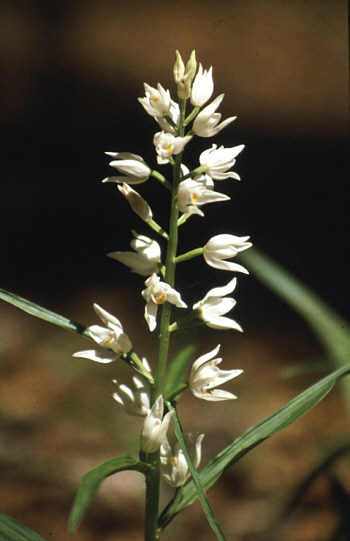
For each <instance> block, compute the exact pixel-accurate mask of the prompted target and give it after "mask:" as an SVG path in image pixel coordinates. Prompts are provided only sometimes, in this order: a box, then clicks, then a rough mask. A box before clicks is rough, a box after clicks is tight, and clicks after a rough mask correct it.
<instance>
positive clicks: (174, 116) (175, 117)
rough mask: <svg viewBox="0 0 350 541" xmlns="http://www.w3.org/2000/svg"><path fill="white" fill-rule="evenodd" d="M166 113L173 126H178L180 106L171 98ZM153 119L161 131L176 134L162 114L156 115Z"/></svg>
mask: <svg viewBox="0 0 350 541" xmlns="http://www.w3.org/2000/svg"><path fill="white" fill-rule="evenodd" d="M168 115H169V117H170V118H171V120H172V121H173V123H174V124H175V126H178V125H179V123H180V107H179V104H178V103H177V102H176V101H173V100H171V102H170V109H169V112H168ZM155 119H156V121H157V122H158V124H159V126H160V127H161V128H162V130H163V131H165V132H167V133H172V134H173V135H176V130H175V129H174V127H173V126H172V125H171V124H170V122H168V121H167V120H166V118H164V117H163V116H158V117H155Z"/></svg>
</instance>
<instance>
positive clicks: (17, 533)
mask: <svg viewBox="0 0 350 541" xmlns="http://www.w3.org/2000/svg"><path fill="white" fill-rule="evenodd" d="M0 539H1V541H45V539H44V538H43V537H41V536H40V535H39V534H37V533H35V532H33V531H32V530H29V529H28V528H26V527H25V526H23V524H21V523H20V522H17V520H15V519H13V518H12V517H9V516H8V515H6V514H5V513H3V512H2V511H0Z"/></svg>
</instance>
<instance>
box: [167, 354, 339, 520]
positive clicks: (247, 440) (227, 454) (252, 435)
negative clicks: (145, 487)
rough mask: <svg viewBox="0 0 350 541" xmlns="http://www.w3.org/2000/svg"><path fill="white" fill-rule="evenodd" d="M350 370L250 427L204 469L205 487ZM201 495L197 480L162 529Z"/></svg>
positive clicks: (333, 374) (318, 398) (277, 430)
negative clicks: (198, 492) (197, 487)
mask: <svg viewBox="0 0 350 541" xmlns="http://www.w3.org/2000/svg"><path fill="white" fill-rule="evenodd" d="M349 373H350V364H349V365H347V366H345V367H343V368H340V369H339V370H337V371H335V372H333V373H332V374H330V375H329V376H327V377H325V378H323V379H322V380H320V381H318V382H317V383H315V384H314V385H312V386H311V387H309V388H308V389H306V391H304V392H302V393H301V394H299V395H298V396H297V397H296V398H294V399H293V400H292V401H291V402H289V403H288V404H286V405H285V406H283V408H281V409H280V410H278V411H277V412H275V413H274V414H273V415H271V416H270V417H268V418H267V419H265V420H264V421H262V422H261V423H259V424H257V425H255V426H254V427H252V428H250V429H249V430H247V431H246V432H245V433H244V434H243V435H242V436H240V437H239V438H237V439H236V440H235V441H234V442H233V443H232V444H231V445H229V446H228V447H226V449H224V450H223V451H222V452H221V453H219V454H218V455H217V456H216V457H215V458H214V460H212V461H211V462H209V464H208V465H207V466H206V467H205V468H204V469H203V470H202V471H201V472H200V474H199V477H200V482H201V485H202V487H203V489H204V490H208V489H209V488H210V487H211V486H212V485H213V484H214V483H215V482H216V481H217V480H218V478H219V477H220V476H221V475H222V474H223V472H224V471H225V470H226V469H227V468H228V467H230V466H232V464H234V463H235V462H237V460H238V459H239V458H241V457H242V456H244V455H245V454H246V453H248V452H249V451H250V450H251V449H253V448H254V447H256V446H257V445H259V444H260V443H262V442H263V441H265V440H266V439H268V438H270V437H271V436H273V435H274V434H276V433H277V432H280V431H281V430H283V429H284V428H286V427H287V426H288V425H290V424H291V423H293V422H294V421H296V420H297V419H299V417H301V416H302V415H304V414H305V413H307V412H308V411H309V410H310V409H311V408H313V407H314V406H315V405H316V404H317V403H318V402H320V401H321V400H322V399H323V398H324V397H325V396H326V395H327V394H328V393H329V391H330V390H331V389H332V388H333V386H334V385H335V384H336V382H337V381H338V380H339V379H340V378H341V377H342V376H345V375H346V374H349ZM197 498H198V494H197V489H196V487H195V484H194V482H193V481H190V482H189V484H188V485H187V486H185V488H184V490H183V494H182V498H181V500H180V501H179V503H178V505H177V506H175V507H173V508H171V509H168V510H167V509H166V510H165V512H164V513H163V514H162V515H161V517H160V520H159V526H160V528H164V527H165V526H166V525H167V524H168V523H169V522H170V521H171V520H172V519H173V518H174V516H175V515H176V514H177V513H179V512H180V511H182V509H184V508H185V507H187V506H188V505H190V504H192V503H193V502H194V501H195V500H196V499H197Z"/></svg>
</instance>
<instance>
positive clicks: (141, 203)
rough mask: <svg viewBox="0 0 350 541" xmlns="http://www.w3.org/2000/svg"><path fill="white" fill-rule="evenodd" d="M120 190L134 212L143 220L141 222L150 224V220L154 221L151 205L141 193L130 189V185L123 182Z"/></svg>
mask: <svg viewBox="0 0 350 541" xmlns="http://www.w3.org/2000/svg"><path fill="white" fill-rule="evenodd" d="M118 190H119V191H120V193H122V194H123V195H124V197H125V199H126V200H127V201H128V203H129V205H130V206H131V208H132V210H133V211H134V212H135V214H137V215H138V216H139V217H140V218H141V220H143V221H144V222H149V220H151V219H152V216H153V214H152V211H151V208H150V206H149V204H148V203H147V202H146V201H145V200H144V199H143V197H141V195H140V194H139V193H137V192H136V191H135V190H133V189H132V188H130V186H129V184H126V182H123V185H122V186H118Z"/></svg>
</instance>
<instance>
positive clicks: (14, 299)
mask: <svg viewBox="0 0 350 541" xmlns="http://www.w3.org/2000/svg"><path fill="white" fill-rule="evenodd" d="M0 299H2V300H3V301H6V302H8V303H10V304H13V306H16V307H17V308H20V309H21V310H23V311H24V312H27V313H28V314H30V315H32V316H35V317H38V318H40V319H44V320H45V321H48V322H49V323H53V324H54V325H58V327H62V329H66V330H67V331H72V332H75V333H77V334H81V335H82V336H85V337H86V338H90V340H91V336H90V335H89V331H88V329H87V327H84V326H83V325H80V324H79V323H75V322H74V321H72V320H71V319H67V318H66V317H63V316H60V315H59V314H56V313H55V312H51V311H50V310H47V309H46V308H43V307H42V306H39V305H38V304H34V303H33V302H30V301H27V300H26V299H23V298H22V297H19V296H18V295H14V294H13V293H9V292H8V291H5V290H4V289H0Z"/></svg>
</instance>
